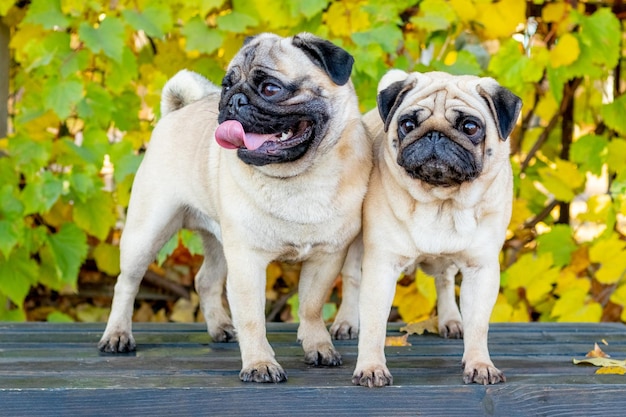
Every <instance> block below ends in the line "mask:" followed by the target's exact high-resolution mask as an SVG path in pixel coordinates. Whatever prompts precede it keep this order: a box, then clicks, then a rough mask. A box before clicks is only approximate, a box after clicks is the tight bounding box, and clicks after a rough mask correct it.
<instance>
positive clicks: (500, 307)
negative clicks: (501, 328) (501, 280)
mask: <svg viewBox="0 0 626 417" xmlns="http://www.w3.org/2000/svg"><path fill="white" fill-rule="evenodd" d="M512 314H513V307H511V305H510V304H509V302H508V301H507V299H506V297H505V296H504V295H503V294H498V299H497V300H496V304H495V305H494V307H493V310H492V311H491V319H490V320H489V321H490V322H492V323H506V322H508V321H509V320H510V318H511V315H512Z"/></svg>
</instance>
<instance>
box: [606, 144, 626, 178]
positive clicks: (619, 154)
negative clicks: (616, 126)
mask: <svg viewBox="0 0 626 417" xmlns="http://www.w3.org/2000/svg"><path fill="white" fill-rule="evenodd" d="M607 154H608V155H607V157H606V163H607V165H608V168H609V171H610V172H614V173H622V172H626V158H624V155H626V140H624V139H618V138H614V139H613V140H612V141H611V142H610V143H609V145H608V152H607Z"/></svg>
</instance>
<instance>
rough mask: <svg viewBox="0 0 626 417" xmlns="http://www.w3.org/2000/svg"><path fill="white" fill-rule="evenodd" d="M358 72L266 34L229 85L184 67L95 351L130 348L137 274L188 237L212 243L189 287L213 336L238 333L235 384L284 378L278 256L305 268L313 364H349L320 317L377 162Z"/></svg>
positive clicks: (305, 332)
mask: <svg viewBox="0 0 626 417" xmlns="http://www.w3.org/2000/svg"><path fill="white" fill-rule="evenodd" d="M352 64H353V59H352V57H351V56H350V55H349V54H348V53H347V52H346V51H344V50H343V49H341V48H339V47H337V46H335V45H333V44H332V43H330V42H328V41H326V40H322V39H320V38H318V37H315V36H313V35H310V34H306V33H303V34H299V35H297V36H294V37H290V38H282V37H279V36H276V35H273V34H261V35H258V36H255V37H253V38H249V39H248V40H246V42H245V43H244V45H243V47H242V48H241V50H240V51H239V52H238V53H237V54H236V55H235V57H234V58H233V60H232V62H231V63H230V64H229V66H228V69H227V72H226V75H225V77H224V79H223V82H222V88H221V89H220V88H218V87H216V86H214V85H213V84H211V83H210V82H209V81H207V80H206V79H205V78H204V77H202V76H200V75H199V74H197V73H194V72H190V71H186V70H183V71H181V72H179V73H178V74H176V75H175V76H174V77H173V78H172V79H171V80H169V81H168V83H167V84H166V85H165V87H164V89H163V97H162V101H161V107H162V118H161V120H160V121H159V123H158V124H157V125H156V127H155V129H154V131H153V134H152V138H151V140H150V144H149V148H148V151H147V152H146V155H145V157H144V159H143V161H142V164H141V166H140V168H139V170H138V172H137V175H136V177H135V181H134V184H133V190H132V195H131V200H130V204H129V207H128V215H127V221H126V226H125V230H124V233H123V235H122V240H121V242H120V250H121V256H120V263H121V265H120V266H121V273H120V275H119V277H118V281H117V284H116V286H115V294H114V298H113V305H112V310H111V314H110V317H109V320H108V323H107V326H106V329H105V332H104V335H103V336H102V339H101V340H100V343H99V345H98V346H99V349H100V350H101V351H104V352H111V353H117V352H126V351H132V350H134V349H135V341H134V338H133V336H132V333H131V321H132V313H133V302H134V299H135V296H136V294H137V291H138V288H139V284H140V282H141V279H142V277H143V274H144V272H145V270H146V268H147V267H148V265H149V264H150V263H151V262H152V261H153V260H154V258H155V255H156V254H157V252H158V250H159V249H160V248H161V247H162V246H163V244H164V243H165V242H167V240H168V239H170V237H171V236H172V235H173V234H174V233H175V232H176V231H177V230H179V229H180V228H182V227H186V228H189V229H193V230H196V231H197V232H198V233H199V235H200V236H201V238H202V241H203V245H204V252H205V258H204V263H203V264H202V267H201V268H200V270H199V271H198V274H197V276H196V278H195V284H196V289H197V291H198V293H199V295H200V299H201V308H202V311H203V314H204V317H205V319H206V322H207V327H208V331H209V333H210V335H211V336H212V338H213V339H214V340H216V341H227V340H231V339H233V338H234V337H235V330H236V335H237V338H238V340H239V346H240V349H241V358H242V370H241V372H240V375H239V376H240V378H241V380H243V381H255V382H281V381H284V380H286V374H285V372H284V370H283V368H282V367H281V366H280V364H279V363H278V362H277V360H276V359H275V357H274V352H273V350H272V348H271V346H270V344H269V343H268V340H267V338H266V331H265V314H264V313H265V310H264V308H265V281H266V278H265V273H266V272H265V271H266V267H267V265H268V263H270V262H272V261H274V260H280V261H287V262H302V270H301V275H300V283H299V297H300V307H299V312H298V313H299V317H300V325H299V328H298V339H299V340H300V341H301V343H302V347H303V349H304V355H305V362H306V363H308V364H313V365H328V366H333V365H339V364H341V356H340V354H339V353H338V352H337V351H336V350H335V348H334V346H333V343H332V341H331V336H330V334H329V332H328V330H327V329H326V326H325V324H324V321H323V319H322V314H321V311H322V306H323V304H324V302H325V298H326V296H327V294H328V291H329V289H330V288H331V286H332V283H333V281H334V280H335V278H336V277H337V275H338V274H339V272H340V270H341V268H342V265H343V262H344V258H345V255H346V252H347V248H348V246H349V245H350V243H351V242H352V241H353V240H354V238H355V237H356V235H357V234H358V233H359V230H360V228H361V205H362V201H363V197H364V195H365V191H366V187H367V182H368V177H369V173H370V168H371V164H372V161H371V159H372V156H371V144H370V140H369V139H368V136H367V133H366V130H365V128H364V126H363V124H362V121H361V117H360V112H359V109H358V104H357V98H356V95H355V92H354V88H353V86H352V83H351V81H350V73H351V70H352ZM224 280H226V288H227V294H228V302H229V305H230V310H231V314H232V322H231V319H230V318H229V315H228V313H227V311H226V309H225V308H224V306H223V305H222V288H223V283H224ZM346 287H350V283H349V282H348V283H346V282H345V281H344V291H345V289H346ZM356 291H357V290H356V289H353V290H352V296H351V297H349V298H350V299H351V302H348V303H346V304H345V305H342V307H341V309H340V312H339V313H338V316H337V319H336V320H335V323H334V324H333V326H332V328H331V332H332V333H334V335H335V336H336V337H338V338H347V337H352V336H354V334H355V332H356V327H357V325H358V316H357V313H358V310H357V306H356V302H355V301H356V298H355V296H354V294H355V292H356ZM344 298H345V297H344Z"/></svg>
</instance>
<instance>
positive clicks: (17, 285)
mask: <svg viewBox="0 0 626 417" xmlns="http://www.w3.org/2000/svg"><path fill="white" fill-rule="evenodd" d="M38 276H39V267H38V266H37V262H35V261H34V260H33V259H31V257H30V254H29V253H28V252H27V251H26V250H25V249H22V248H17V249H15V250H13V252H11V255H10V256H9V257H6V258H0V293H2V294H4V295H6V296H7V297H9V298H10V299H11V301H13V303H15V304H16V305H17V306H18V307H20V308H21V307H22V306H23V304H24V299H25V298H26V295H27V294H28V291H29V289H30V287H31V285H34V284H35V283H36V282H37V278H38Z"/></svg>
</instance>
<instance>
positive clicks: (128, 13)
mask: <svg viewBox="0 0 626 417" xmlns="http://www.w3.org/2000/svg"><path fill="white" fill-rule="evenodd" d="M122 15H123V16H124V19H126V21H127V22H128V23H129V24H130V25H131V26H132V27H133V28H135V29H136V30H143V31H144V32H145V33H146V35H148V36H152V37H155V38H162V37H164V36H165V34H166V33H167V32H169V31H170V30H171V28H172V24H173V22H172V15H171V12H170V9H169V8H168V7H164V6H163V5H160V6H156V5H149V6H147V7H146V8H145V9H143V10H142V11H141V12H138V11H135V10H124V11H123V12H122Z"/></svg>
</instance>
